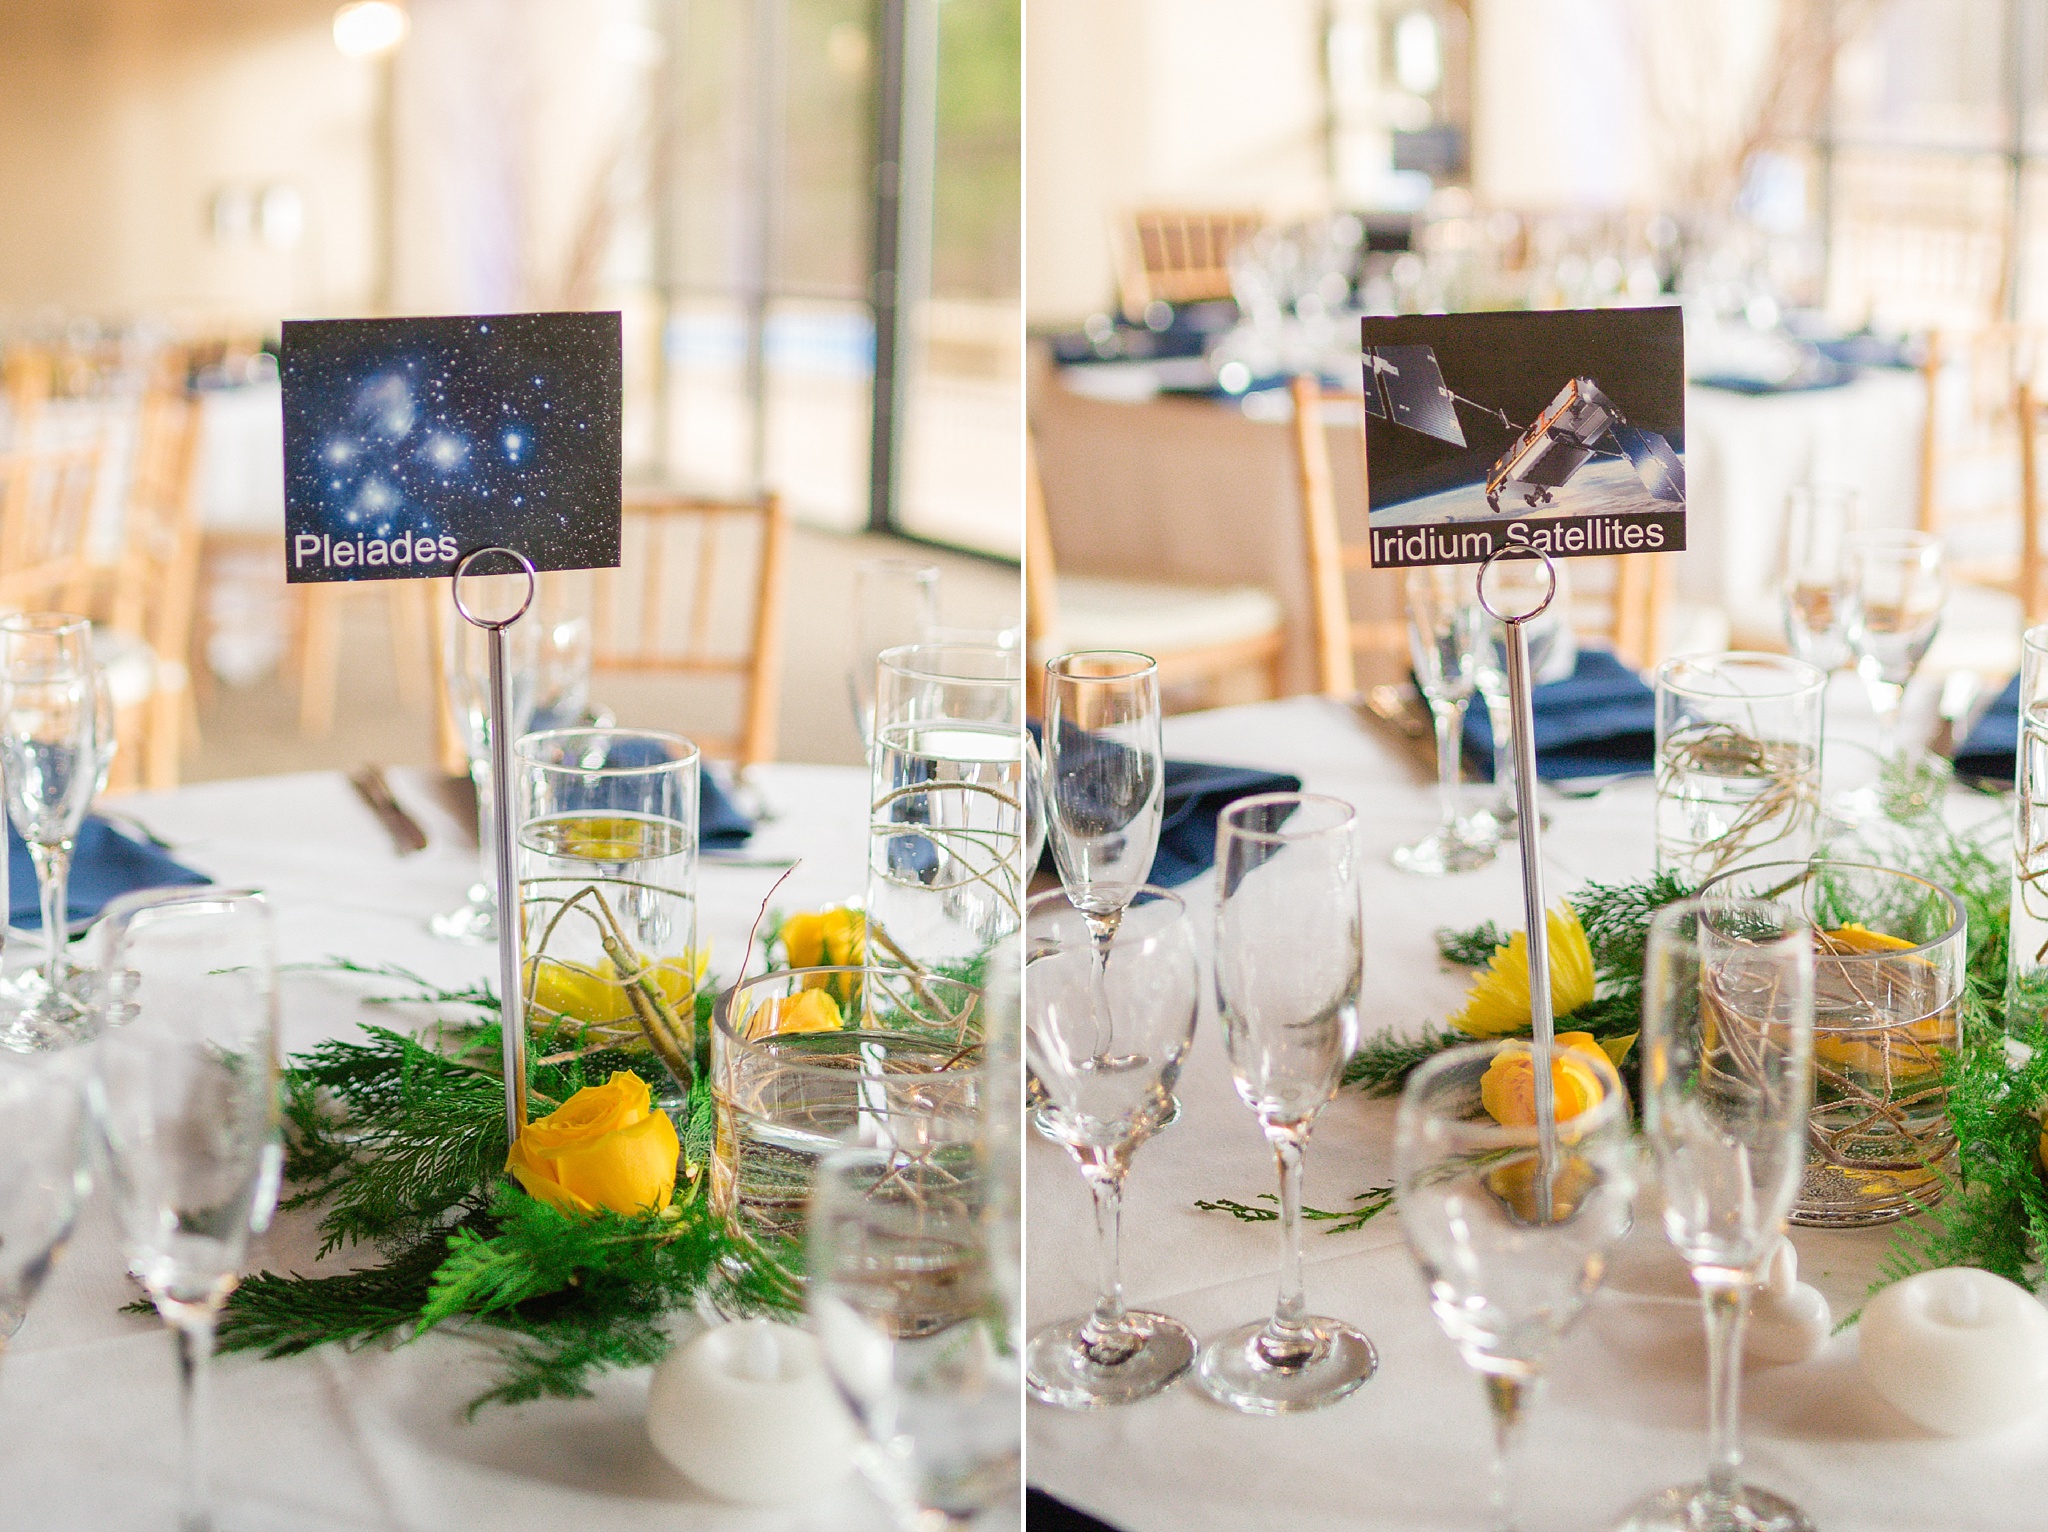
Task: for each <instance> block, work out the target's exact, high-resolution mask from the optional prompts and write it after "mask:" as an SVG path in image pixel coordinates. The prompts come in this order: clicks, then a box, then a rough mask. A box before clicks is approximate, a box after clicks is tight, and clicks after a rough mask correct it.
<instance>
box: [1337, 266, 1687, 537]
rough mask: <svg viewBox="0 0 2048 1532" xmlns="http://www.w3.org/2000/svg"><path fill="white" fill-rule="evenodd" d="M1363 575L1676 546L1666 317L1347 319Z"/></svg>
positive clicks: (1676, 413)
mask: <svg viewBox="0 0 2048 1532" xmlns="http://www.w3.org/2000/svg"><path fill="white" fill-rule="evenodd" d="M1361 336H1362V342H1363V347H1364V371H1365V412H1366V423H1365V424H1366V456H1367V461H1368V463H1369V465H1370V471H1369V477H1370V485H1369V489H1370V502H1371V512H1370V517H1369V523H1370V530H1371V544H1372V562H1373V564H1374V566H1375V567H1377V568H1399V567H1402V566H1406V565H1413V564H1476V563H1479V562H1480V561H1481V560H1483V559H1486V558H1488V557H1490V556H1491V555H1492V554H1493V553H1494V552H1495V551H1496V550H1497V549H1499V548H1501V547H1502V546H1504V545H1505V546H1522V547H1528V548H1535V549H1540V550H1541V551H1543V552H1545V553H1548V554H1550V555H1552V556H1553V557H1557V558H1572V557H1585V556H1588V555H1593V554H1608V553H1671V552H1676V551H1678V550H1679V549H1682V548H1683V547H1684V546H1685V459H1684V452H1685V334H1684V329H1683V326H1682V323H1681V320H1680V315H1679V310H1678V309H1677V308H1676V307H1675V306H1667V307H1661V308H1640V309H1564V310H1557V311H1554V312H1544V313H1487V314H1414V315H1402V316H1399V317H1396V318H1381V319H1366V320H1364V321H1362V322H1361Z"/></svg>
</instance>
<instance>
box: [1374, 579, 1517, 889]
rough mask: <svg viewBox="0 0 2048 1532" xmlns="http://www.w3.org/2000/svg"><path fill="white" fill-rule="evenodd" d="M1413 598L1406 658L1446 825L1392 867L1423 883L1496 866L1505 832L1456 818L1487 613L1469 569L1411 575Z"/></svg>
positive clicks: (1398, 851) (1405, 849)
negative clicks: (1425, 707) (1421, 702)
mask: <svg viewBox="0 0 2048 1532" xmlns="http://www.w3.org/2000/svg"><path fill="white" fill-rule="evenodd" d="M1405 583H1406V586H1407V591H1408V652H1409V656H1410V658H1411V659H1412V660H1413V662H1414V665H1415V679H1416V682H1417V683H1418V684H1419V685H1420V686H1421V688H1422V695H1423V696H1424V697H1425V698H1426V699H1428V702H1429V711H1430V715H1431V716H1432V717H1433V718H1434V719H1435V720H1436V781H1437V795H1438V798H1439V800H1440V801H1441V803H1442V807H1443V822H1442V823H1441V824H1439V825H1438V826H1437V828H1436V829H1435V830H1433V831H1431V832H1430V833H1429V834H1428V835H1426V836H1424V837H1423V838H1422V839H1421V840H1419V841H1416V842H1415V843H1414V844H1413V845H1408V846H1398V847H1396V848H1395V850H1394V865H1395V866H1396V867H1398V868H1400V869H1401V870H1402V871H1403V872H1415V873H1421V874H1423V875H1424V876H1425V877H1432V878H1435V877H1442V876H1443V875H1445V874H1446V873H1453V872H1470V871H1472V869H1473V868H1475V867H1484V866H1485V865H1486V864H1487V863H1488V862H1490V861H1492V860H1493V856H1494V853H1495V852H1496V851H1497V850H1498V849H1499V848H1500V827H1499V826H1498V825H1496V824H1495V823H1494V822H1493V821H1492V820H1491V819H1482V818H1478V817H1474V818H1469V819H1468V818H1466V817H1464V816H1463V815H1461V814H1460V813H1459V812H1458V790H1459V789H1458V781H1459V774H1460V771H1461V769H1462V768H1461V763H1460V759H1459V754H1460V751H1461V749H1462V747H1463V744H1464V728H1465V709H1466V707H1467V706H1468V705H1469V704H1470V703H1471V701H1472V693H1473V690H1474V689H1475V688H1476V687H1477V686H1478V684H1479V654H1480V650H1481V648H1482V647H1483V646H1484V644H1485V642H1486V612H1485V609H1484V608H1482V607H1481V606H1480V605H1479V592H1478V588H1477V587H1476V586H1475V585H1474V584H1473V581H1472V572H1471V571H1470V570H1469V569H1463V568H1459V567H1457V566H1455V565H1451V566H1434V567H1430V568H1426V569H1411V570H1409V571H1408V577H1407V580H1406V582H1405Z"/></svg>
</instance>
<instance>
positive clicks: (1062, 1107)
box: [1024, 888, 1201, 1410]
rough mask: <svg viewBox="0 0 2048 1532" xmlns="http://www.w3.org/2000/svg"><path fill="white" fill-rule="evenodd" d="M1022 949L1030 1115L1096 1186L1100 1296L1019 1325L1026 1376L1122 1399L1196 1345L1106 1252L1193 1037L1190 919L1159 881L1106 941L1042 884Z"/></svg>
mask: <svg viewBox="0 0 2048 1532" xmlns="http://www.w3.org/2000/svg"><path fill="white" fill-rule="evenodd" d="M1024 962H1025V966H1024V1052H1025V1059H1026V1061H1027V1063H1028V1064H1029V1066H1030V1069H1031V1073H1032V1077H1033V1078H1034V1079H1035V1080H1036V1081H1037V1082H1038V1083H1039V1085H1040V1086H1041V1087H1042V1088H1043V1089H1044V1091H1045V1092H1046V1095H1047V1096H1048V1098H1049V1099H1050V1102H1051V1104H1052V1106H1053V1107H1054V1108H1055V1110H1053V1111H1050V1112H1046V1113H1042V1114H1040V1117H1039V1124H1040V1127H1041V1129H1042V1131H1045V1132H1047V1133H1049V1134H1050V1135H1051V1136H1052V1137H1053V1138H1055V1139H1057V1140H1058V1141H1059V1143H1060V1144H1061V1145H1062V1146H1063V1147H1064V1148H1065V1149H1066V1150H1067V1152H1068V1153H1069V1154H1071V1155H1072V1156H1073V1158H1074V1162H1075V1163H1076V1164H1077V1165H1079V1166H1080V1168H1081V1175H1082V1177H1083V1178H1084V1179H1085V1180H1086V1181H1087V1182H1088V1186H1089V1189H1090V1191H1092V1192H1093V1193H1094V1197H1095V1229H1096V1236H1097V1256H1096V1275H1097V1290H1098V1295H1099V1296H1098V1297H1097V1299H1096V1303H1095V1308H1094V1310H1093V1312H1091V1313H1089V1314H1087V1315H1085V1316H1083V1317H1081V1318H1077V1319H1067V1320H1062V1321H1060V1322H1059V1323H1057V1324H1053V1325H1049V1326H1047V1327H1046V1328H1045V1329H1043V1330H1040V1331H1039V1332H1038V1333H1037V1334H1036V1335H1034V1336H1032V1337H1031V1340H1030V1342H1029V1343H1028V1344H1027V1345H1026V1346H1025V1349H1024V1382H1025V1386H1026V1387H1027V1388H1029V1389H1030V1391H1031V1393H1032V1394H1033V1396H1034V1397H1036V1398H1038V1399H1042V1400H1044V1401H1045V1402H1046V1403H1048V1404H1057V1405H1062V1406H1064V1407H1065V1408H1067V1409H1075V1410H1090V1409H1100V1408H1102V1407H1104V1406H1106V1405H1112V1404H1127V1403H1129V1402H1131V1401H1132V1400H1135V1399H1143V1398H1146V1397H1147V1396H1148V1395H1151V1394H1156V1393H1158V1392H1159V1391H1160V1390H1161V1389H1163V1388H1165V1387H1166V1386H1167V1385H1168V1384H1170V1383H1172V1382H1173V1381H1174V1380H1175V1379H1177V1378H1178V1377H1179V1376H1180V1375H1181V1374H1182V1373H1184V1372H1186V1371H1187V1369H1188V1366H1189V1364H1190V1363H1192V1362H1193V1361H1194V1358H1195V1338H1194V1336H1193V1335H1191V1334H1190V1333H1189V1332H1188V1329H1187V1327H1186V1326H1185V1325H1183V1324H1181V1323H1180V1322H1179V1321H1178V1320H1175V1319H1169V1318H1168V1317H1167V1316H1166V1315H1164V1314H1159V1313H1154V1312H1152V1311H1150V1310H1143V1309H1127V1308H1126V1307H1125V1306H1124V1293H1123V1278H1122V1275H1121V1268H1120V1265H1119V1260H1118V1233H1119V1230H1118V1223H1119V1216H1120V1212H1121V1208H1122V1205H1123V1182H1124V1174H1125V1172H1126V1171H1127V1170H1128V1169H1129V1168H1130V1162H1131V1155H1132V1154H1133V1152H1135V1151H1136V1149H1137V1147H1138V1145H1140V1144H1141V1143H1143V1142H1144V1141H1145V1140H1146V1139H1147V1138H1148V1137H1150V1136H1151V1134H1152V1133H1153V1132H1154V1131H1155V1129H1156V1127H1157V1125H1158V1123H1159V1120H1160V1119H1161V1118H1162V1117H1163V1116H1164V1115H1165V1112H1166V1109H1167V1104H1168V1102H1169V1101H1170V1099H1171V1092H1172V1090H1173V1084H1174V1081H1175V1080H1176V1079H1178V1078H1179V1075H1180V1066H1181V1060H1182V1059H1183V1058H1184V1057H1186V1055H1187V1051H1188V1045H1189V1044H1190V1043H1191V1042H1192V1041H1193V1040H1194V1035H1195V1014H1196V1011H1197V1009H1198V1008H1199V1006H1200V1003H1201V971H1200V965H1199V964H1198V963H1197V961H1196V958H1195V939H1194V931H1193V928H1192V927H1191V925H1190V924H1189V921H1188V914H1187V908H1186V906H1185V905H1183V904H1182V903H1181V901H1180V899H1179V898H1178V897H1176V896H1175V895H1173V894H1170V893H1167V892H1166V891H1165V890H1163V889H1154V888H1140V889H1136V890H1133V898H1132V899H1131V901H1130V903H1129V904H1128V906H1127V907H1126V908H1125V909H1124V911H1123V915H1122V919H1121V920H1120V921H1119V922H1118V924H1117V925H1116V927H1115V929H1114V930H1112V931H1111V932H1110V934H1109V936H1108V938H1107V940H1106V941H1105V940H1103V939H1101V938H1099V937H1098V936H1097V934H1096V932H1095V929H1094V926H1093V922H1091V921H1090V920H1089V919H1088V918H1087V917H1086V916H1084V915H1083V914H1082V913H1081V912H1080V911H1079V910H1077V909H1075V908H1074V906H1073V905H1072V904H1070V903H1069V902H1068V901H1067V898H1066V896H1065V895H1064V894H1060V893H1050V894H1041V895H1040V896H1039V897H1038V898H1036V899H1034V900H1032V901H1031V904H1030V906H1029V909H1028V911H1027V913H1026V916H1025V960H1024ZM1110 1002H1114V1003H1113V1004H1111V1003H1110Z"/></svg>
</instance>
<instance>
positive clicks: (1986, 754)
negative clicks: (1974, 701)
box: [1956, 676, 2020, 785]
mask: <svg viewBox="0 0 2048 1532" xmlns="http://www.w3.org/2000/svg"><path fill="white" fill-rule="evenodd" d="M2019 749H2020V678H2019V677H2018V676H2014V677H2013V678H2012V680H2010V681H2009V682H2007V683H2006V687H2005V690H2004V691H2002V692H2000V693H1999V694H1998V700H1997V701H1995V702H1993V703H1992V704H1991V706H1990V707H1988V708H1986V709H1985V710H1984V716H1983V717H1981V718H1979V719H1978V720H1977V726H1976V727H1975V728H1973V729H1971V730H1970V737H1969V738H1968V739H1966V740H1964V741H1963V743H1962V747H1961V748H1960V749H1958V750H1957V751H1956V770H1957V771H1959V772H1961V773H1962V774H1963V775H1964V776H1966V777H1983V778H1985V779H1986V780H1987V781H1996V782H2001V783H2005V784H2007V785H2010V784H2011V782H2012V780H2013V767H2014V765H2015V764H2016V758H2017V756H2018V755H2019Z"/></svg>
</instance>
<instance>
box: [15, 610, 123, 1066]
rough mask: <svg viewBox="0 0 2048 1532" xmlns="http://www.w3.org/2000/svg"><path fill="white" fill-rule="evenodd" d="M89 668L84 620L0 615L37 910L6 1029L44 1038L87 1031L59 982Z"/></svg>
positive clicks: (86, 740) (18, 816)
mask: <svg viewBox="0 0 2048 1532" xmlns="http://www.w3.org/2000/svg"><path fill="white" fill-rule="evenodd" d="M95 669H96V667H95V666H94V664H93V660H92V624H91V623H90V622H88V621H87V620H86V619H85V618H83V617H73V616H70V615H68V614H65V613H61V612H27V613H23V614H21V615H18V616H14V617H9V618H7V619H5V620H4V621H0V684H4V685H5V688H6V701H5V706H4V709H0V764H4V771H5V777H6V785H7V812H8V815H9V817H10V818H12V819H13V821H14V828H15V830H16V831H17V832H18V833H19V834H20V836H21V838H22V840H23V841H24V842H26V843H27V845H28V852H29V857H30V859H31V860H32V861H33V862H34V863H35V869H36V883H37V885H38V887H39V889H40V891H41V894H42V906H43V944H44V946H43V966H42V972H41V974H40V975H39V976H38V978H37V980H36V981H34V982H32V983H27V984H23V985H22V986H21V990H22V998H23V1002H24V1003H23V1007H22V1011H21V1014H20V1015H19V1017H17V1018H16V1020H15V1021H14V1023H13V1029H14V1031H15V1032H17V1033H20V1034H23V1035H26V1034H31V1033H32V1034H35V1035H37V1036H39V1037H41V1038H42V1039H43V1040H44V1042H45V1043H54V1042H57V1041H61V1040H63V1039H65V1038H75V1037H77V1036H80V1035H81V1034H82V1033H83V1032H84V1030H85V1027H86V1006H85V1005H84V1003H83V1002H81V1001H80V1000H79V999H78V998H77V997H76V996H75V995H73V994H72V993H70V992H69V990H68V989H67V987H66V984H65V980H66V979H67V978H68V976H69V973H70V964H69V962H68V960H67V956H66V954H67V943H68V940H69V936H70V932H69V929H68V927H67V924H66V921H65V908H66V903H67V899H66V895H67V891H68V888H69V884H70V877H71V852H72V847H73V846H74V845H75V844H76V841H77V837H78V827H79V825H80V824H81V823H83V822H84V819H85V811H86V808H87V806H88V805H89V804H90V803H91V802H92V795H93V789H94V786H95V785H96V783H97V782H98V780H99V775H100V767H99V757H98V753H97V747H96V745H95V742H94V741H95V734H96V730H95V718H96V715H97V710H98V693H97V690H96V688H95V685H94V673H95Z"/></svg>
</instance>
